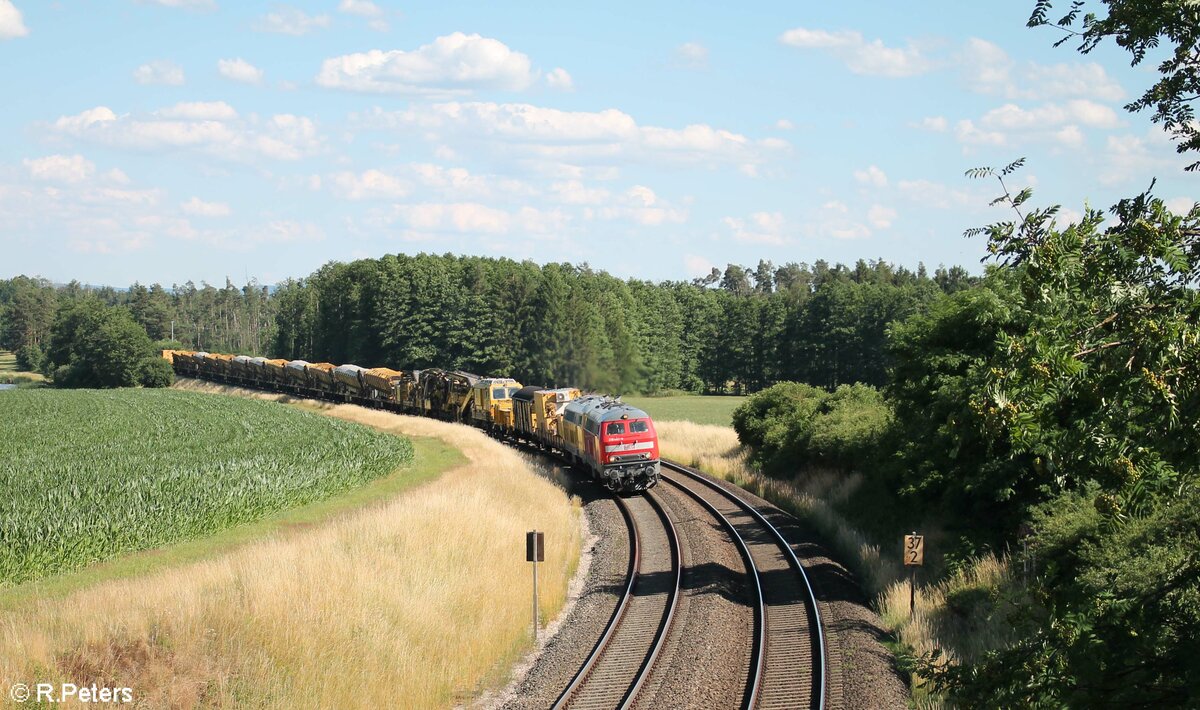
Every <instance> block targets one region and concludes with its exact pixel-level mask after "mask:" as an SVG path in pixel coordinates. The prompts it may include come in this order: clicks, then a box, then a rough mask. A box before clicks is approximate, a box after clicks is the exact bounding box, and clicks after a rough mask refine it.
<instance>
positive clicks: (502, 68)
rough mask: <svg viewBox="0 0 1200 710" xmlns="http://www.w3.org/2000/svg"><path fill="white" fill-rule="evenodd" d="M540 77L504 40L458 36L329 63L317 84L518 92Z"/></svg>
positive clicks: (383, 90) (374, 88)
mask: <svg viewBox="0 0 1200 710" xmlns="http://www.w3.org/2000/svg"><path fill="white" fill-rule="evenodd" d="M563 73H564V74H565V72H563ZM536 78H537V75H536V74H535V73H534V71H533V70H532V65H531V62H530V60H529V57H527V56H526V55H524V54H522V53H520V52H516V51H513V50H512V49H509V47H508V46H507V45H506V44H504V43H503V42H501V41H500V40H496V39H491V38H489V37H482V36H480V35H478V34H471V35H468V34H463V33H462V32H455V33H453V34H450V35H446V36H444V37H438V38H437V39H435V40H434V41H433V42H431V43H430V44H425V45H422V46H420V47H418V48H417V49H414V50H412V51H407V52H406V51H404V50H402V49H394V50H391V51H387V52H384V51H381V50H378V49H375V50H371V51H369V52H359V53H356V54H346V55H342V56H340V57H332V58H330V59H326V60H325V61H324V62H323V63H322V65H321V70H320V72H319V73H318V74H317V77H316V82H317V84H319V85H321V86H324V87H327V88H331V89H345V90H349V91H364V92H371V93H402V94H443V95H444V94H448V93H449V94H453V93H467V92H470V91H472V90H475V89H483V88H489V89H506V90H511V91H520V90H523V89H526V88H529V86H531V85H532V84H533V82H534V81H535V79H536Z"/></svg>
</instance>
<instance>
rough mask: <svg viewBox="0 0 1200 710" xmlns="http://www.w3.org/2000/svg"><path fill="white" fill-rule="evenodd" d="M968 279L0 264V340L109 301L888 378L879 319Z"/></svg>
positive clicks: (244, 325)
mask: <svg viewBox="0 0 1200 710" xmlns="http://www.w3.org/2000/svg"><path fill="white" fill-rule="evenodd" d="M972 282H973V278H972V277H970V276H969V275H968V274H967V272H966V271H965V270H964V269H962V268H960V267H953V268H950V269H945V268H938V269H937V270H936V271H935V272H934V273H933V274H932V275H930V274H927V273H926V271H925V268H924V267H923V266H921V267H919V268H918V269H917V270H916V271H910V270H908V269H905V268H901V267H895V266H892V265H891V264H888V263H886V262H884V261H882V260H880V261H873V262H870V263H868V262H866V261H861V260H860V261H859V262H858V263H857V264H855V265H854V267H852V268H851V267H847V266H843V265H841V264H837V265H834V266H830V265H829V264H828V263H826V262H824V261H817V262H815V263H814V264H812V265H811V266H810V265H807V264H795V263H789V264H785V265H783V266H780V267H775V266H774V265H772V264H771V263H770V262H766V261H760V262H759V263H758V266H757V267H756V268H753V269H751V268H746V267H742V266H738V265H730V266H728V267H727V268H726V269H725V270H724V271H720V270H717V269H713V271H712V273H711V274H710V275H708V276H706V277H704V278H700V279H695V280H694V281H691V282H663V283H658V284H655V283H651V282H648V281H638V280H628V281H623V280H621V279H618V278H616V277H613V276H611V275H609V274H607V273H604V272H598V271H593V270H592V269H591V268H589V267H588V266H586V265H582V266H572V265H569V264H547V265H544V266H539V265H537V264H534V263H532V262H528V261H526V262H516V261H512V260H510V259H491V258H482V257H458V256H452V255H444V256H438V255H432V254H418V255H416V256H407V255H394V256H391V255H390V256H385V257H383V258H380V259H364V260H359V261H354V262H351V263H348V264H347V263H337V262H334V263H330V264H327V265H326V266H324V267H322V268H321V269H320V270H318V271H317V272H316V273H314V274H312V275H310V276H308V277H307V278H303V279H300V280H289V281H287V282H284V283H283V284H280V285H279V287H278V289H277V290H275V291H271V290H270V289H268V288H267V287H264V286H261V285H259V284H256V283H250V284H247V285H246V286H243V287H241V288H238V287H236V286H234V285H233V284H232V283H231V282H229V281H228V280H227V281H226V284H225V287H224V288H216V287H214V286H211V285H209V284H206V283H202V284H201V286H200V287H196V286H195V285H194V284H193V283H191V282H188V283H186V284H184V285H182V286H178V285H176V286H173V287H171V288H169V289H168V288H164V287H162V286H160V285H158V284H154V285H152V286H149V287H147V286H143V285H141V284H134V285H133V286H132V287H130V288H129V289H128V290H117V289H113V288H110V287H105V288H90V287H85V286H82V285H80V284H78V283H76V282H72V283H70V284H68V285H66V286H58V287H56V286H53V285H52V284H50V283H49V282H47V281H45V280H41V279H32V278H27V277H24V276H19V277H16V278H13V279H10V280H7V281H0V348H3V349H8V350H13V351H15V352H17V353H18V356H19V358H20V359H21V361H22V365H23V366H25V367H27V368H28V369H38V367H39V366H40V365H41V364H43V363H44V362H45V353H46V351H47V349H48V348H49V334H50V332H51V328H52V325H53V323H54V319H55V315H56V313H58V312H59V311H60V310H61V309H63V308H65V307H67V306H69V305H71V304H74V303H75V302H77V301H78V300H80V299H85V298H93V299H97V300H99V301H101V302H103V303H104V304H106V305H109V306H121V307H124V308H126V309H128V311H129V312H130V314H131V315H132V317H133V319H134V320H135V321H136V322H137V323H139V324H140V325H142V326H143V327H144V328H145V329H146V332H147V334H148V335H149V337H150V338H151V339H152V340H155V341H163V342H165V341H168V340H169V339H170V338H171V336H172V333H173V334H174V341H175V342H176V343H178V344H179V345H180V346H181V347H185V348H189V349H197V350H210V351H214V352H237V353H247V354H259V355H268V356H274V357H285V358H289V359H291V358H303V359H307V360H313V361H329V362H335V363H347V362H352V363H357V364H361V365H364V366H376V365H389V366H391V367H397V368H424V367H431V366H437V367H449V368H454V369H462V370H467V371H472V372H476V373H480V374H502V375H511V376H513V377H516V378H517V379H519V380H521V381H522V382H530V383H537V384H546V385H567V384H571V385H577V386H582V387H585V388H591V389H600V390H605V391H610V392H619V393H630V392H660V391H664V390H688V391H705V392H739V393H740V392H749V391H756V390H759V389H762V388H763V387H766V386H769V385H771V384H772V383H774V382H778V381H783V380H793V381H799V382H807V383H810V384H812V385H816V386H820V387H830V388H832V387H836V386H837V385H839V384H844V383H854V382H863V383H867V384H872V385H880V384H882V383H883V382H885V381H886V372H887V367H888V364H889V361H888V355H887V353H886V349H885V343H886V329H887V326H888V325H889V324H890V323H891V322H893V321H896V320H902V319H904V318H906V317H908V316H909V315H912V314H913V313H916V312H922V311H924V310H925V309H926V307H927V306H928V304H930V303H931V302H932V301H933V300H934V299H935V298H936V297H938V296H940V295H941V294H943V293H952V292H955V291H958V290H961V289H964V288H967V287H968V286H969V285H971V283H972Z"/></svg>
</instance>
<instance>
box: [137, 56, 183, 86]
mask: <svg viewBox="0 0 1200 710" xmlns="http://www.w3.org/2000/svg"><path fill="white" fill-rule="evenodd" d="M133 80H134V81H136V82H137V83H139V84H161V85H164V86H182V85H183V81H184V78H183V67H181V66H179V65H178V64H176V63H175V62H170V61H167V60H165V59H156V60H154V61H152V62H147V63H145V64H143V65H141V66H140V67H138V68H137V69H134V70H133Z"/></svg>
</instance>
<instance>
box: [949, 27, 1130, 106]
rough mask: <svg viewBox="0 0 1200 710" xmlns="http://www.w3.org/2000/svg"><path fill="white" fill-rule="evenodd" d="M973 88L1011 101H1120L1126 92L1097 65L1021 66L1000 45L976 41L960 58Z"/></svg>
mask: <svg viewBox="0 0 1200 710" xmlns="http://www.w3.org/2000/svg"><path fill="white" fill-rule="evenodd" d="M957 63H958V66H959V67H960V71H961V72H962V76H963V79H964V80H965V81H966V82H967V85H968V86H969V88H971V89H972V90H973V91H977V92H979V93H983V94H998V95H1001V96H1004V97H1005V98H1008V99H1064V98H1070V97H1084V98H1091V99H1097V100H1101V101H1120V100H1121V99H1123V98H1124V97H1125V91H1124V90H1123V89H1122V88H1121V85H1120V84H1119V83H1118V82H1117V81H1116V80H1115V79H1113V78H1112V77H1110V76H1108V73H1107V72H1105V70H1104V67H1102V66H1100V65H1099V64H1096V63H1094V62H1080V63H1073V64H1066V63H1062V64H1038V63H1037V62H1032V61H1030V62H1025V63H1023V64H1021V65H1020V66H1018V65H1017V63H1016V62H1014V61H1013V60H1012V58H1011V57H1009V55H1008V52H1005V51H1004V50H1003V49H1002V48H1000V47H999V46H998V45H996V44H994V43H992V42H988V41H987V40H983V39H979V38H977V37H972V38H970V39H968V40H967V41H966V43H965V44H964V45H963V48H962V50H961V51H960V52H959V56H958V58H957Z"/></svg>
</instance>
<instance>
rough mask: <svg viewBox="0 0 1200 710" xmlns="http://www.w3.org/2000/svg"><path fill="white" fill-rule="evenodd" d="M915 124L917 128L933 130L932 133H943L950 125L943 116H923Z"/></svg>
mask: <svg viewBox="0 0 1200 710" xmlns="http://www.w3.org/2000/svg"><path fill="white" fill-rule="evenodd" d="M915 125H916V127H917V128H924V129H925V130H927V131H933V132H934V133H945V132H946V129H947V128H949V127H950V124H949V122H948V121H946V117H945V116H926V117H925V118H922V119H921V122H920V123H918V124H915Z"/></svg>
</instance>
